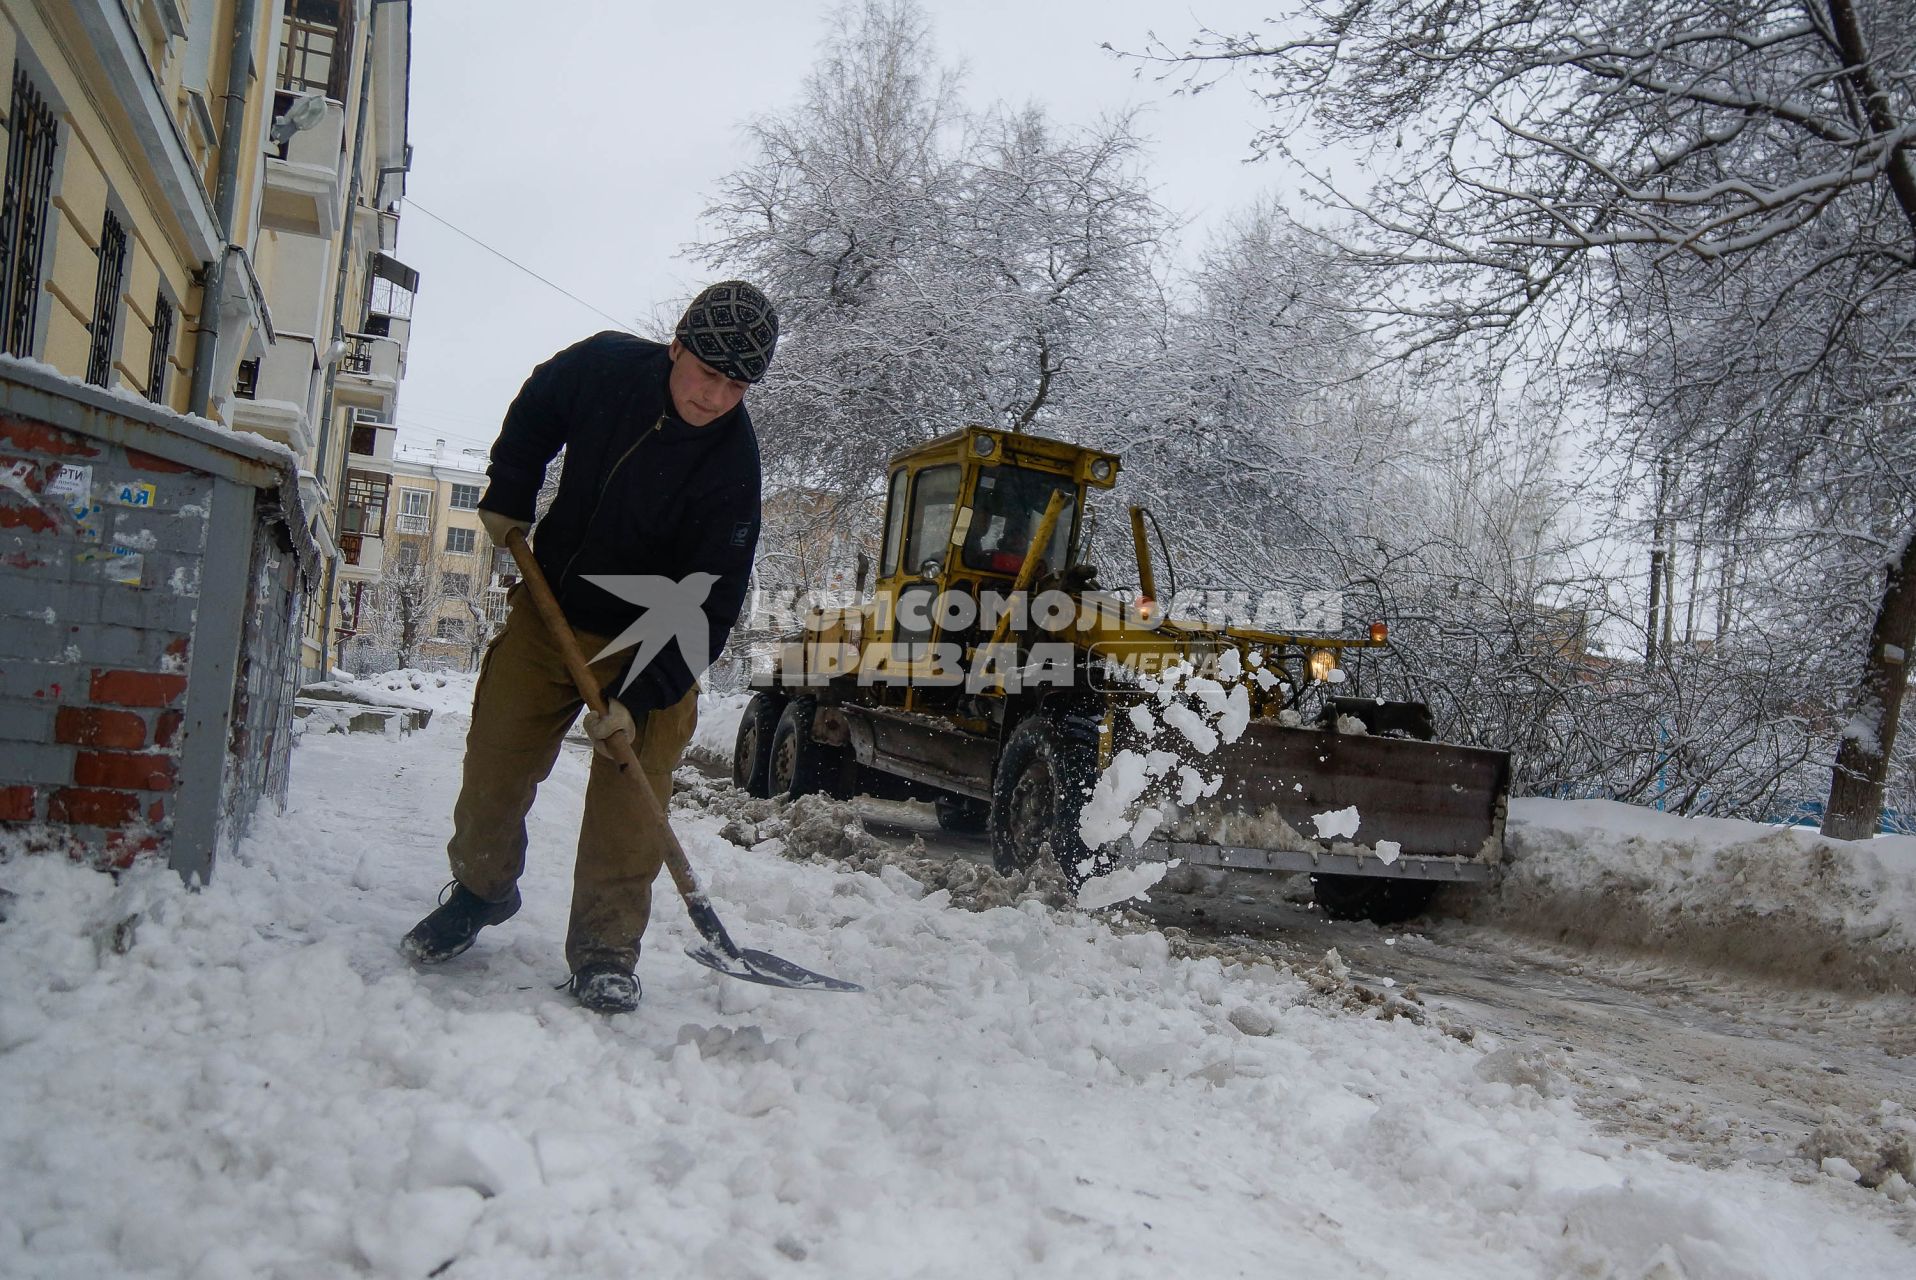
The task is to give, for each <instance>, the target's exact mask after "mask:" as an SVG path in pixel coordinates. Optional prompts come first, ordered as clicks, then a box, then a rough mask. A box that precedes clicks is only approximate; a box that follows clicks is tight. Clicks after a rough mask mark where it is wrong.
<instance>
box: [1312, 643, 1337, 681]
mask: <svg viewBox="0 0 1916 1280" xmlns="http://www.w3.org/2000/svg"><path fill="white" fill-rule="evenodd" d="M1335 670H1337V650H1335V649H1312V650H1311V679H1313V680H1316V681H1318V682H1320V683H1321V682H1323V681H1325V680H1328V679H1330V678H1331V672H1333V671H1335Z"/></svg>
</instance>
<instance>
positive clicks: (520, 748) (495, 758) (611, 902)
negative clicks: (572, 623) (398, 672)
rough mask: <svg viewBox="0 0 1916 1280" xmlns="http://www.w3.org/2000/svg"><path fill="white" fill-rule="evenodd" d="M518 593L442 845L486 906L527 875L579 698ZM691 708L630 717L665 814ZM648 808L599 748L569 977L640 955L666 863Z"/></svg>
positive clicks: (628, 964)
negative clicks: (532, 832) (530, 819)
mask: <svg viewBox="0 0 1916 1280" xmlns="http://www.w3.org/2000/svg"><path fill="white" fill-rule="evenodd" d="M519 595H520V591H519V590H517V589H515V591H514V592H513V596H514V600H513V602H512V610H511V612H510V613H509V614H508V615H507V617H506V625H505V629H504V630H503V631H501V632H500V633H499V635H498V636H496V637H495V638H494V639H493V641H492V644H491V646H490V647H488V648H487V650H486V656H485V658H484V659H483V660H482V661H481V662H480V664H479V685H478V688H477V689H475V690H474V692H473V700H472V727H471V728H470V729H469V730H467V732H466V769H465V781H464V783H463V784H462V786H461V787H460V790H459V802H458V804H456V805H455V806H454V807H453V812H452V825H453V833H452V840H451V841H450V842H449V843H448V844H447V845H446V854H447V856H448V857H449V858H450V859H451V861H452V874H453V876H454V878H455V879H457V880H458V881H459V883H461V884H463V885H465V886H466V888H468V889H470V890H472V892H474V893H476V894H478V895H479V896H480V897H481V898H485V899H487V900H488V901H491V902H500V901H503V900H504V899H505V898H507V897H508V896H510V895H511V893H512V888H513V886H514V885H515V884H517V883H518V880H519V875H520V873H521V872H523V871H524V870H525V865H526V814H527V813H528V812H529V811H530V810H531V809H532V798H533V795H534V794H535V793H536V792H537V791H538V788H539V784H540V783H541V782H544V781H545V780H546V776H547V775H548V774H550V773H551V772H552V765H553V762H554V761H556V760H557V759H558V758H559V748H560V745H561V743H563V742H564V740H565V735H566V730H567V729H569V728H571V726H572V721H573V719H574V717H576V716H577V715H578V714H579V708H580V706H581V705H583V704H582V700H581V699H580V697H579V691H578V690H577V689H576V688H575V687H574V686H573V683H572V677H571V676H570V675H568V674H567V673H566V666H565V659H564V657H563V656H561V654H560V652H559V648H558V646H557V645H556V644H554V643H553V641H552V637H551V635H550V634H548V632H547V631H546V626H545V622H544V620H543V619H541V618H540V617H539V614H538V611H537V610H536V609H534V608H533V607H532V602H531V601H530V600H524V599H519V598H518V597H519ZM575 634H576V636H577V639H578V642H579V648H580V651H581V652H583V653H585V654H588V655H590V654H594V653H597V652H598V651H599V650H600V649H602V648H604V647H605V644H606V638H605V637H603V636H594V635H587V634H585V633H575ZM631 656H632V653H631V650H629V649H627V650H622V651H620V652H619V653H616V654H612V655H609V656H607V657H605V658H602V659H600V660H599V661H598V662H595V663H593V664H592V674H593V675H594V676H595V677H597V678H598V679H599V680H601V681H603V682H605V683H610V682H611V681H613V680H614V679H615V678H617V676H618V675H619V673H620V671H622V670H623V669H624V667H625V663H626V661H627V660H628V659H629V658H630V657H631ZM601 687H603V686H601ZM698 714H699V710H698V688H697V686H694V687H693V689H692V691H691V692H690V693H688V694H686V695H685V697H683V698H681V699H680V700H679V702H678V704H677V705H676V706H671V707H666V708H665V709H663V710H661V711H654V712H651V713H650V714H640V713H637V712H635V713H634V714H633V717H632V718H633V720H634V722H635V723H636V726H637V731H638V741H637V742H635V743H633V748H634V750H636V751H637V753H638V757H639V766H640V768H641V769H642V770H643V771H644V773H645V781H646V782H647V783H649V784H650V785H651V788H652V794H653V795H654V796H656V797H658V802H659V810H660V812H661V813H663V811H664V809H665V807H666V804H667V801H668V800H669V799H670V797H671V794H672V770H673V769H674V768H675V767H677V765H678V762H679V756H680V754H681V753H682V752H684V750H685V745H686V743H688V742H690V741H691V739H692V730H693V728H694V727H695V726H696V725H697V724H698ZM647 808H649V806H643V805H642V804H641V802H640V799H639V797H638V795H637V794H636V785H635V783H634V781H633V780H631V779H628V778H626V777H625V776H624V775H622V774H621V773H620V772H619V767H618V765H616V764H614V763H613V762H612V761H610V760H608V759H606V758H605V757H604V756H601V755H599V754H597V753H596V752H595V753H594V754H593V756H592V773H591V777H590V779H589V780H588V781H587V783H586V790H585V820H584V821H583V822H581V823H580V824H579V853H578V860H577V862H576V863H575V864H574V866H573V872H572V923H571V926H570V927H569V928H568V930H567V931H566V945H565V954H566V962H567V963H568V964H569V965H571V967H572V971H573V972H574V973H577V972H578V971H579V970H580V969H581V968H583V967H584V966H586V965H589V964H611V965H617V966H620V967H621V968H623V969H624V970H626V971H628V972H629V971H630V970H631V969H632V968H633V967H634V966H635V965H636V964H637V962H638V958H639V938H640V936H641V935H642V934H644V932H645V922H646V919H647V917H648V916H649V915H650V914H651V910H652V880H653V878H654V877H655V876H657V875H658V873H659V867H660V866H661V865H662V864H663V863H664V861H665V836H666V833H665V832H663V831H661V830H660V829H659V827H660V824H659V820H658V819H657V818H654V817H652V816H650V815H649V814H648V813H647Z"/></svg>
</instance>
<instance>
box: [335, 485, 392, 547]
mask: <svg viewBox="0 0 1916 1280" xmlns="http://www.w3.org/2000/svg"><path fill="white" fill-rule="evenodd" d="M387 492H388V490H387V480H386V477H385V476H382V475H377V474H375V473H372V472H368V471H348V472H347V473H346V516H345V525H344V527H345V530H346V532H347V533H369V534H371V535H372V536H373V537H375V538H377V537H379V536H380V533H381V532H382V531H383V530H384V529H385V527H386V494H387Z"/></svg>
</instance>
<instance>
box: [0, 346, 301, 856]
mask: <svg viewBox="0 0 1916 1280" xmlns="http://www.w3.org/2000/svg"><path fill="white" fill-rule="evenodd" d="M296 495H297V489H296V486H295V482H294V477H293V475H292V470H291V460H290V458H285V457H284V456H283V455H279V454H277V453H276V451H274V450H273V449H272V447H271V446H268V445H266V444H264V443H263V442H257V443H256V442H254V441H253V440H252V439H251V438H249V437H240V436H233V435H230V434H226V433H222V432H218V431H215V430H212V429H209V428H206V427H203V426H199V425H197V424H194V423H192V422H191V421H189V420H186V419H184V418H180V417H178V416H176V415H174V414H171V413H169V412H167V411H165V410H162V409H159V408H157V407H147V406H141V405H136V404H132V403H130V402H128V401H125V400H123V399H120V398H118V397H115V396H112V395H110V394H107V393H104V392H101V391H98V390H97V389H94V388H91V387H85V386H81V385H78V384H77V383H74V382H73V381H71V380H68V379H63V378H60V377H58V376H57V375H53V374H50V373H47V372H45V371H42V370H37V369H30V368H23V367H21V366H19V365H16V364H12V363H10V362H0V832H4V833H5V835H7V836H8V837H11V838H10V839H9V841H8V843H17V844H19V845H23V846H25V847H26V848H28V849H45V850H57V851H62V852H65V853H67V854H69V855H71V856H75V857H81V858H84V859H87V860H89V861H92V862H94V863H96V864H99V865H104V866H124V865H126V864H127V863H129V862H130V861H131V860H132V859H134V858H137V857H141V856H155V857H162V858H165V859H166V860H167V861H168V862H169V863H170V864H171V865H172V866H174V867H176V868H177V869H179V870H180V871H181V872H182V874H187V875H197V876H200V877H202V878H203V877H205V876H207V875H209V874H210V873H211V869H212V865H213V862H214V858H215V855H216V852H217V850H218V849H219V847H220V846H221V845H222V844H223V843H225V842H229V841H230V840H232V839H234V838H236V837H237V835H238V834H239V833H240V832H241V831H242V830H243V829H244V825H245V822H246V820H247V818H248V817H249V816H250V814H251V813H252V811H253V808H254V806H255V805H256V804H257V802H258V801H259V800H260V799H261V798H263V797H268V796H273V795H278V794H283V790H284V782H285V767H286V758H287V753H288V750H289V747H290V738H289V731H290V723H291V711H292V688H293V678H294V674H295V665H294V633H295V629H296V619H297V617H298V610H299V607H300V603H301V593H302V591H303V590H304V589H305V586H306V583H307V579H308V576H309V572H308V571H309V570H310V567H311V557H312V552H311V546H310V540H309V539H306V538H305V531H304V522H303V519H302V518H301V516H300V513H299V510H298V506H297V502H298V499H297V496H296Z"/></svg>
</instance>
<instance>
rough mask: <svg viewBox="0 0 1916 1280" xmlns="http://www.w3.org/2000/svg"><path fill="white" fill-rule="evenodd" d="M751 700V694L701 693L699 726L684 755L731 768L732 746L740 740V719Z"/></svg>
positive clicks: (694, 731) (701, 761)
mask: <svg viewBox="0 0 1916 1280" xmlns="http://www.w3.org/2000/svg"><path fill="white" fill-rule="evenodd" d="M751 700H752V695H751V694H750V693H749V692H748V693H701V694H700V695H699V727H698V728H697V729H695V730H693V732H692V742H691V745H690V746H688V747H686V749H685V754H686V755H687V756H689V757H691V758H692V759H694V760H697V761H698V762H700V763H701V764H707V765H715V766H719V767H722V768H724V769H725V770H726V771H727V772H728V773H729V772H730V770H731V768H732V745H733V743H734V742H736V741H737V740H738V722H739V718H740V717H741V716H743V715H744V714H745V704H746V703H748V702H750V701H751Z"/></svg>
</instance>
